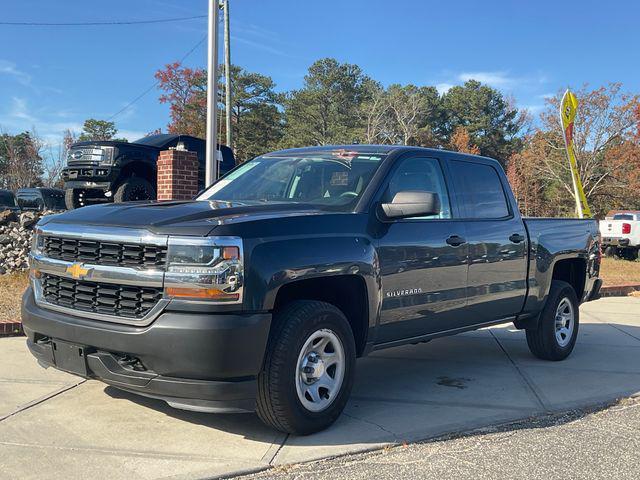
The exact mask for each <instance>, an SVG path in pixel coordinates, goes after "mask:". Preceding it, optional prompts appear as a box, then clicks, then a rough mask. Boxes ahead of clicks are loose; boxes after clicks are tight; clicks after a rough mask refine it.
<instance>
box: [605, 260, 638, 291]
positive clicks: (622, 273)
mask: <svg viewBox="0 0 640 480" xmlns="http://www.w3.org/2000/svg"><path fill="white" fill-rule="evenodd" d="M600 277H601V278H602V279H603V281H604V284H605V285H624V284H629V283H640V262H631V261H629V260H616V259H615V258H603V259H602V264H601V265H600Z"/></svg>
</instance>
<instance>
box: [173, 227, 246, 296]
mask: <svg viewBox="0 0 640 480" xmlns="http://www.w3.org/2000/svg"><path fill="white" fill-rule="evenodd" d="M242 261H243V258H242V240H241V239H240V238H238V237H210V238H193V237H169V248H168V251H167V273H166V275H165V296H166V297H168V298H181V299H195V300H209V301H213V302H216V303H240V302H242V285H243V264H242Z"/></svg>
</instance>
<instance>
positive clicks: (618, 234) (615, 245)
mask: <svg viewBox="0 0 640 480" xmlns="http://www.w3.org/2000/svg"><path fill="white" fill-rule="evenodd" d="M600 235H601V236H602V248H603V249H604V252H605V254H606V255H607V256H616V257H621V258H626V259H627V260H636V259H637V258H638V249H640V211H630V212H619V213H615V214H613V215H612V216H611V217H607V218H605V219H604V220H601V221H600Z"/></svg>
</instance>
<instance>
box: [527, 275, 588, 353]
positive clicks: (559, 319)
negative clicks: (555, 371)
mask: <svg viewBox="0 0 640 480" xmlns="http://www.w3.org/2000/svg"><path fill="white" fill-rule="evenodd" d="M578 306H579V304H578V297H577V295H576V292H575V290H574V289H573V287H572V286H571V285H569V284H568V283H567V282H562V281H560V280H553V281H552V282H551V289H550V291H549V296H548V297H547V303H546V305H545V306H544V309H543V310H542V314H541V315H540V319H539V320H538V326H537V328H535V329H527V345H528V346H529V350H530V351H531V353H533V354H534V355H535V356H536V357H538V358H541V359H543V360H554V361H557V360H564V359H565V358H567V357H568V356H569V355H570V354H571V352H572V351H573V347H574V346H575V344H576V338H577V337H578V326H579V324H580V311H579V310H578Z"/></svg>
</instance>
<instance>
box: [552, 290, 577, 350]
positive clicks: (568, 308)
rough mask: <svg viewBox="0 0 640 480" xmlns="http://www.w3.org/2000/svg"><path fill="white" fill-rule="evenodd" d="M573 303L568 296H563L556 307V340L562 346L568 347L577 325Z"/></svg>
mask: <svg viewBox="0 0 640 480" xmlns="http://www.w3.org/2000/svg"><path fill="white" fill-rule="evenodd" d="M574 318H575V316H574V312H573V304H572V303H571V301H570V300H569V299H568V298H566V297H565V298H563V299H562V300H560V303H559V304H558V308H557V309H556V341H557V342H558V345H559V346H561V347H566V346H567V345H568V344H569V342H570V341H571V337H572V336H573V329H574V326H575V320H574Z"/></svg>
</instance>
